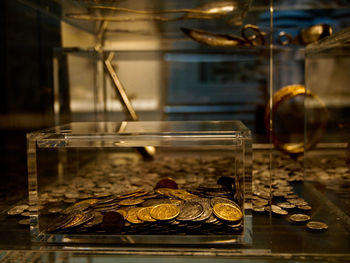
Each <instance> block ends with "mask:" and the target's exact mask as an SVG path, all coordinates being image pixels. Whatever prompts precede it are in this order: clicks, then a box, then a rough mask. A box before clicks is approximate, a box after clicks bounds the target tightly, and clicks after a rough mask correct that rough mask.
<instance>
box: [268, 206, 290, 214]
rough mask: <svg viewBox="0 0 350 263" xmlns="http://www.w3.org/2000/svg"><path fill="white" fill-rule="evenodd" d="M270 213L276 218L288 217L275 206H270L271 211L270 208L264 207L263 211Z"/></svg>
mask: <svg viewBox="0 0 350 263" xmlns="http://www.w3.org/2000/svg"><path fill="white" fill-rule="evenodd" d="M270 210H271V212H272V214H273V215H276V216H285V215H288V212H287V211H286V210H284V209H282V208H281V207H279V206H277V205H271V209H270V206H266V207H265V211H267V212H270Z"/></svg>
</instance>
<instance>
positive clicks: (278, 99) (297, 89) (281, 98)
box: [264, 85, 328, 157]
mask: <svg viewBox="0 0 350 263" xmlns="http://www.w3.org/2000/svg"><path fill="white" fill-rule="evenodd" d="M296 96H306V97H310V98H312V99H314V100H315V101H317V103H318V104H319V105H320V106H321V108H322V110H323V113H324V116H325V118H324V120H323V121H322V123H321V124H320V126H319V127H318V130H317V131H316V132H315V134H314V136H313V137H312V138H311V140H310V141H308V142H306V144H304V143H303V142H301V143H282V142H281V141H280V140H279V139H278V138H277V136H276V134H275V133H274V131H273V129H271V127H270V115H271V117H272V119H273V117H274V115H275V112H276V111H277V109H278V107H279V106H280V105H281V104H282V103H283V102H285V101H288V100H290V99H292V98H294V97H296ZM272 101H273V103H272V108H271V109H270V105H269V104H268V105H266V108H265V116H264V117H265V129H266V131H267V132H268V134H269V135H271V139H272V143H273V145H274V146H275V147H276V148H277V149H278V150H280V151H282V152H284V153H287V154H289V155H291V156H292V157H293V156H298V155H299V154H302V153H304V151H305V150H310V149H312V148H313V147H314V146H315V145H316V144H317V143H318V141H319V140H320V138H321V137H322V135H323V133H324V131H325V128H326V125H327V120H328V110H327V108H326V105H325V104H324V102H323V101H322V100H321V99H320V98H319V97H318V96H317V95H316V94H314V93H312V92H311V91H310V90H307V89H306V88H305V86H304V85H289V86H285V87H283V88H282V89H280V90H278V91H277V92H276V93H275V94H274V95H273V98H272Z"/></svg>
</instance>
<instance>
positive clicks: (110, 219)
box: [102, 211, 125, 233]
mask: <svg viewBox="0 0 350 263" xmlns="http://www.w3.org/2000/svg"><path fill="white" fill-rule="evenodd" d="M124 224H125V219H124V216H122V215H121V214H120V213H118V212H114V211H110V212H107V213H105V215H104V216H103V219H102V227H103V228H104V229H105V230H106V231H107V232H109V233H118V232H120V231H121V230H122V229H123V226H124Z"/></svg>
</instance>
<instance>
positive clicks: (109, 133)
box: [27, 121, 252, 246]
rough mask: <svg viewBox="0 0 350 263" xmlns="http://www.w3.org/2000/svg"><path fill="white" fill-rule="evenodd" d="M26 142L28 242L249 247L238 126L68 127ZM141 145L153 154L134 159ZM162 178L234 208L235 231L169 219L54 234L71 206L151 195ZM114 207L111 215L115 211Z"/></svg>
mask: <svg viewBox="0 0 350 263" xmlns="http://www.w3.org/2000/svg"><path fill="white" fill-rule="evenodd" d="M27 138H28V173H29V174H28V175H29V189H30V191H29V202H30V206H31V208H32V214H31V237H32V241H35V242H42V241H45V242H49V243H50V242H58V243H61V242H63V243H65V242H67V243H73V244H74V243H76V244H79V243H89V244H104V245H105V246H108V245H111V244H116V243H129V244H152V243H157V244H164V245H167V244H169V245H170V244H194V245H212V246H217V245H219V246H220V245H233V244H250V243H251V241H252V218H251V210H250V209H251V203H250V202H251V184H252V181H251V173H252V171H251V162H252V160H251V154H252V152H251V135H250V131H249V130H248V129H247V128H246V127H245V126H244V125H243V124H242V123H241V122H239V121H223V122H219V121H214V122H204V121H203V122H122V123H115V122H100V123H98V122H95V123H71V124H68V125H63V126H57V127H55V128H52V129H48V130H45V131H39V132H33V133H30V134H28V137H27ZM146 146H147V147H150V146H153V147H155V149H156V154H155V155H154V158H153V160H144V159H143V158H142V155H140V154H139V152H138V151H140V150H139V149H144V147H146ZM164 178H172V180H174V181H175V182H176V183H177V184H178V187H179V188H180V189H183V190H187V192H190V193H192V194H194V195H197V194H198V195H199V196H201V195H202V194H201V191H202V190H198V189H202V188H203V187H209V186H210V185H211V186H210V187H212V188H208V189H211V190H210V191H209V190H207V192H206V193H208V194H209V195H210V196H211V199H212V198H214V197H219V196H221V197H223V196H225V197H226V198H227V199H231V200H234V201H235V202H236V203H237V204H238V205H239V207H240V209H241V210H242V211H243V213H244V216H243V221H242V225H240V226H237V225H236V226H232V224H229V223H228V221H225V222H217V225H216V226H215V225H211V224H205V223H204V222H203V221H202V222H195V221H191V222H189V223H188V222H185V223H184V222H181V221H179V222H177V221H176V220H173V221H172V222H171V223H172V224H170V222H169V221H170V220H168V221H166V222H165V223H162V224H159V221H158V222H156V223H157V225H156V226H155V225H154V224H153V223H144V224H136V223H130V221H129V220H128V222H129V223H126V224H125V225H124V227H123V228H122V229H119V231H117V232H112V233H110V232H108V229H105V228H103V227H102V228H101V226H100V227H97V228H95V229H93V228H92V229H91V228H90V229H89V230H87V229H86V228H85V229H84V227H82V225H81V227H73V228H67V229H65V230H64V229H60V230H59V231H57V229H55V226H57V224H59V222H60V220H57V218H58V217H59V216H61V217H62V214H64V213H65V212H64V211H67V208H68V207H75V205H78V204H77V202H81V201H83V200H86V199H87V200H89V199H90V200H91V199H96V198H101V200H102V199H103V198H107V196H109V195H113V196H120V195H121V194H123V193H125V192H130V191H135V190H137V191H138V189H140V188H142V189H143V190H144V191H147V192H150V193H152V194H153V195H154V193H153V190H154V188H155V186H156V184H157V182H159V181H160V180H161V179H164ZM220 178H221V179H220ZM218 180H221V181H222V180H229V183H228V184H230V185H231V187H232V189H231V190H230V191H228V192H227V191H226V192H225V191H223V189H222V187H221V186H220V187H219V181H218ZM225 184H226V183H225ZM201 187H202V188H201ZM220 189H221V190H220ZM209 192H210V193H209ZM143 196H144V197H143V198H145V200H146V195H143ZM194 197H195V196H193V197H191V199H192V198H194ZM140 198H142V197H140ZM150 198H155V197H154V196H153V197H152V196H151V197H150ZM157 198H159V197H157ZM162 198H166V196H162ZM72 199H73V200H72ZM120 200H121V199H120ZM120 200H119V201H120ZM193 200H194V199H193ZM83 202H84V201H83ZM85 202H86V201H85ZM177 202H181V198H180V199H179V200H177ZM141 205H142V204H141ZM117 206H118V207H115V208H113V209H112V210H113V211H116V210H118V209H123V206H122V205H117ZM136 206H137V205H136ZM139 206H140V205H139ZM91 207H93V204H91ZM124 208H125V207H124ZM129 208H130V207H126V208H125V209H126V210H127V209H129ZM69 209H71V208H69ZM69 209H68V211H69ZM80 212H81V211H80ZM95 212H96V211H95ZM105 212H106V211H105ZM90 221H91V219H90ZM61 223H62V221H61ZM152 224H153V225H152ZM227 225H231V228H227ZM213 226H214V227H213ZM53 229H54V230H53Z"/></svg>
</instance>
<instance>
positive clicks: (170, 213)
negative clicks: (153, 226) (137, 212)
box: [150, 204, 180, 220]
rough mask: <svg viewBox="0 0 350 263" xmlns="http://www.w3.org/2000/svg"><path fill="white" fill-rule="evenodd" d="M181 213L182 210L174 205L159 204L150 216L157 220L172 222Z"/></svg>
mask: <svg viewBox="0 0 350 263" xmlns="http://www.w3.org/2000/svg"><path fill="white" fill-rule="evenodd" d="M179 213H180V208H178V207H177V206H176V205H172V204H159V205H156V206H154V207H153V208H152V209H151V211H150V215H151V217H153V218H154V219H157V220H170V219H173V218H175V217H177V216H178V215H179Z"/></svg>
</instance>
